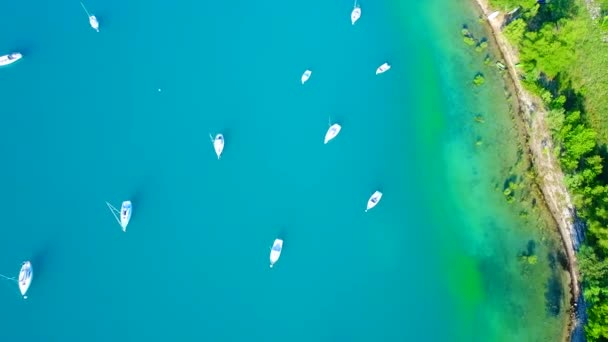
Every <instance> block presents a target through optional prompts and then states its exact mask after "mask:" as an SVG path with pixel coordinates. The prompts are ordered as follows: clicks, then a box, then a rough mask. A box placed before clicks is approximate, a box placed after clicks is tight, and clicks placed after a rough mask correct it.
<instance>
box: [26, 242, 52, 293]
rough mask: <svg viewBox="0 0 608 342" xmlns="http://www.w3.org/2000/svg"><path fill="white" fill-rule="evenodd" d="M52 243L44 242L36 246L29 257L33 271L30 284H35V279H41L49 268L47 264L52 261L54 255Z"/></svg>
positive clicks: (50, 263)
mask: <svg viewBox="0 0 608 342" xmlns="http://www.w3.org/2000/svg"><path fill="white" fill-rule="evenodd" d="M51 246H53V244H52V243H51V242H48V241H47V242H44V243H42V245H41V246H40V247H38V248H37V249H36V250H35V252H34V254H33V255H32V257H31V260H30V261H31V262H32V269H33V271H34V279H33V280H32V286H34V287H35V286H36V285H35V284H36V283H37V281H36V280H37V279H41V278H44V277H45V274H46V271H47V270H48V269H49V265H52V263H53V257H54V256H55V252H54V251H53V249H52V247H51Z"/></svg>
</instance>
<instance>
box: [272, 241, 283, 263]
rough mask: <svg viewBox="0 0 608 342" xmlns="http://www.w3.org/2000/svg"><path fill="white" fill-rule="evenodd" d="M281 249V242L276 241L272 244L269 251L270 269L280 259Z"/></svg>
mask: <svg viewBox="0 0 608 342" xmlns="http://www.w3.org/2000/svg"><path fill="white" fill-rule="evenodd" d="M282 249H283V240H281V239H276V240H274V243H273V244H272V248H271V249H270V267H271V268H272V266H274V264H275V263H276V262H277V261H279V258H280V257H281V250H282Z"/></svg>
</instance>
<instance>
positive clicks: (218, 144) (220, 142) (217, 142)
mask: <svg viewBox="0 0 608 342" xmlns="http://www.w3.org/2000/svg"><path fill="white" fill-rule="evenodd" d="M209 137H210V138H211V142H213V149H214V150H215V154H217V159H220V157H221V156H222V152H223V151H224V135H223V134H217V135H216V136H215V138H213V136H212V135H211V134H209Z"/></svg>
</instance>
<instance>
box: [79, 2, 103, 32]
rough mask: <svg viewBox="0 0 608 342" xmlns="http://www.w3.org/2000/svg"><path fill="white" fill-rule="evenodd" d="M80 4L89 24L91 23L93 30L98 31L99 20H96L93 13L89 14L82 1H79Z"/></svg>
mask: <svg viewBox="0 0 608 342" xmlns="http://www.w3.org/2000/svg"><path fill="white" fill-rule="evenodd" d="M80 5H82V9H83V10H84V11H85V13H86V14H87V17H89V25H91V27H92V28H93V30H95V31H97V32H99V21H97V18H96V17H95V16H94V15H91V14H90V13H89V11H87V8H86V7H85V6H84V4H83V3H82V2H81V3H80Z"/></svg>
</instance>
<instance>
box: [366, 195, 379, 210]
mask: <svg viewBox="0 0 608 342" xmlns="http://www.w3.org/2000/svg"><path fill="white" fill-rule="evenodd" d="M380 199H382V193H381V192H380V191H376V192H374V193H373V194H372V196H371V197H370V198H369V200H368V201H367V208H366V209H365V212H367V211H368V210H370V209H371V208H373V207H375V206H376V205H377V204H378V202H380Z"/></svg>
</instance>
